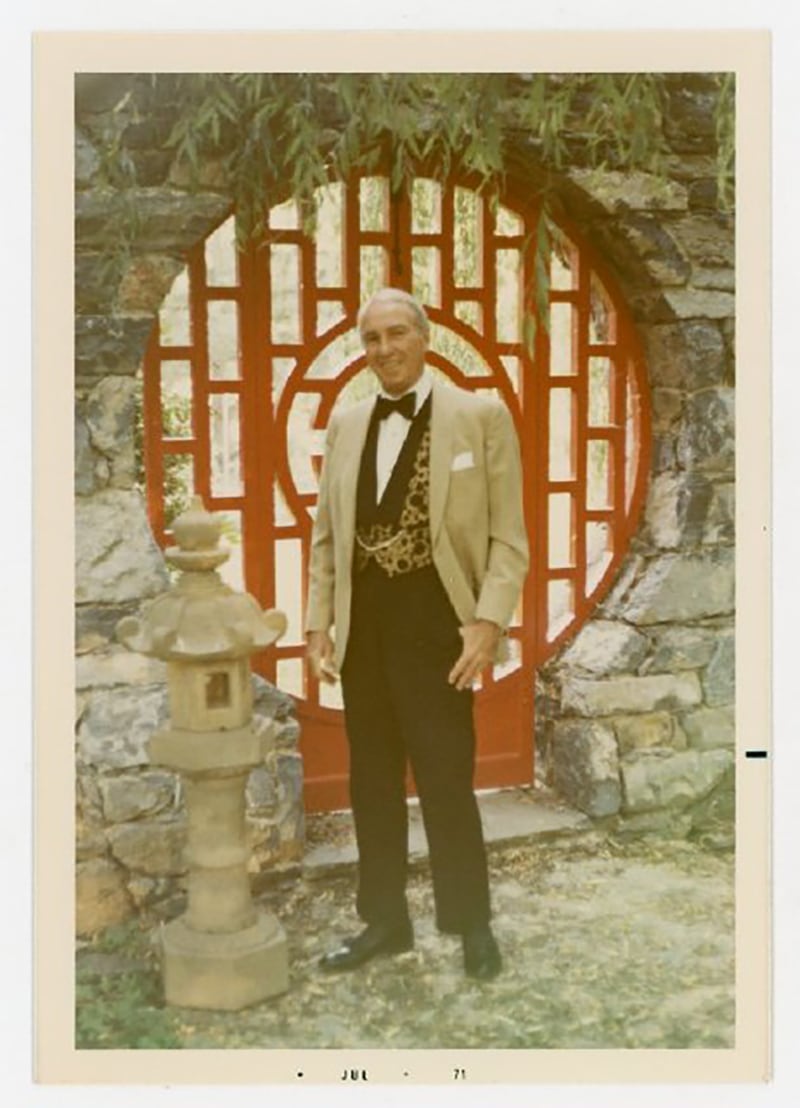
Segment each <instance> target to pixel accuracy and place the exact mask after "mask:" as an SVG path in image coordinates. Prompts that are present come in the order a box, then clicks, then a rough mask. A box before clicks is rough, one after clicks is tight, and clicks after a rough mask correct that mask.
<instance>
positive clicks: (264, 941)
mask: <svg viewBox="0 0 800 1108" xmlns="http://www.w3.org/2000/svg"><path fill="white" fill-rule="evenodd" d="M161 952H162V957H163V975H164V997H165V1000H166V1002H167V1004H174V1005H177V1006H178V1007H182V1008H211V1009H214V1010H218V1011H219V1010H221V1011H229V1012H234V1011H237V1010H238V1009H240V1008H245V1007H247V1005H249V1004H258V1003H259V1001H261V1000H265V999H266V998H267V997H269V996H274V995H276V994H277V993H282V992H285V991H286V990H287V989H288V988H289V967H288V956H287V951H286V936H285V934H284V932H283V928H282V927H281V926H280V924H279V923H278V921H277V919H276V918H275V917H274V916H273V915H271V914H267V913H265V912H258V913H257V914H256V920H255V922H254V923H253V924H252V925H251V926H250V927H246V928H244V929H243V930H242V931H234V932H230V933H228V934H224V933H219V934H214V933H212V932H207V931H196V930H195V929H194V928H192V927H189V925H188V923H187V922H186V919H185V917H183V916H181V917H180V918H179V919H176V920H172V922H171V923H168V924H166V926H165V927H163V928H162V931H161Z"/></svg>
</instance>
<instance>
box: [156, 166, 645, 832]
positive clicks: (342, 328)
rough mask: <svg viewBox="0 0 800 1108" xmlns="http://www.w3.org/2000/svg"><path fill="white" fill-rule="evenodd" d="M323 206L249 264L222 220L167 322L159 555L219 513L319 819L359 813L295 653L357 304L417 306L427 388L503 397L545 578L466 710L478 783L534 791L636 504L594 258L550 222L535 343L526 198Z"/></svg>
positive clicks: (627, 426)
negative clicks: (549, 679)
mask: <svg viewBox="0 0 800 1108" xmlns="http://www.w3.org/2000/svg"><path fill="white" fill-rule="evenodd" d="M317 195H318V211H317V223H316V228H315V229H314V230H313V231H311V232H306V231H304V230H303V229H302V227H301V226H300V222H299V218H298V213H297V209H296V206H295V205H294V204H293V203H292V202H291V201H290V202H287V203H286V204H282V205H280V206H278V207H276V208H274V209H272V211H271V213H270V220H269V223H270V229H269V232H268V234H267V235H266V236H265V239H264V240H263V241H262V242H260V243H257V244H253V245H251V246H250V247H248V248H247V250H246V251H244V252H243V253H240V254H237V253H236V251H235V249H234V245H233V217H231V220H229V221H228V223H227V224H224V225H223V226H222V227H221V228H219V229H218V230H217V231H216V232H215V233H214V235H212V236H210V238H209V240H207V241H206V243H204V244H201V245H200V246H198V247H197V248H196V249H195V250H194V251H193V253H192V256H191V259H190V261H189V265H188V269H187V274H186V276H185V279H184V280H183V283H182V284H181V283H180V281H179V282H178V283H176V287H175V289H173V293H171V294H170V297H169V298H168V300H167V302H166V303H165V305H164V307H163V308H162V312H161V315H160V319H159V324H158V326H157V327H156V329H155V333H154V335H153V339H152V342H151V344H150V348H149V351H148V354H147V358H146V363H145V370H144V378H145V389H144V400H145V436H144V438H145V466H146V479H147V489H148V504H149V511H150V518H151V521H152V524H153V528H154V532H155V534H156V536H157V538H158V539H159V541H161V542H162V543H164V542H167V541H168V539H169V522H170V514H171V513H174V511H175V510H176V509H177V507H179V506H180V503H181V502H182V498H183V497H184V496H187V495H188V494H189V493H190V492H191V491H197V492H199V493H200V494H201V495H202V496H203V497H204V499H205V502H206V505H207V507H208V508H209V509H210V510H212V511H221V512H224V513H225V516H226V521H227V530H228V535H229V537H230V539H231V541H232V544H233V548H234V551H235V554H236V558H235V559H234V561H233V563H232V565H231V567H229V569H228V573H229V574H230V579H231V583H232V584H234V585H237V586H239V587H245V588H246V589H247V590H248V591H249V592H251V593H252V594H253V595H254V596H255V597H256V598H257V599H258V600H259V602H260V603H261V604H262V605H263V606H264V607H272V606H277V607H280V608H282V609H283V610H284V611H286V612H287V615H288V617H289V630H288V632H287V635H286V637H285V639H284V640H283V641H282V642H281V643H279V644H278V648H277V650H272V651H270V652H268V653H267V654H265V655H264V656H262V657H256V659H255V660H254V663H255V668H256V669H257V670H258V671H259V672H261V673H262V674H263V675H264V676H265V677H267V678H268V679H269V680H271V681H273V682H275V683H276V684H277V685H278V686H279V687H280V688H282V689H284V690H285V691H287V692H289V693H291V694H292V695H293V696H294V697H295V699H296V702H297V711H298V716H299V719H300V722H301V725H302V739H301V749H302V752H303V757H304V773H305V792H306V802H307V806H308V808H309V809H310V810H328V809H333V808H342V807H347V806H348V796H347V745H346V739H345V736H344V731H343V724H342V712H341V704H340V701H339V699H338V696H339V691H338V688H336V689H334V690H332V691H331V690H330V689H329V687H328V686H322V687H320V686H319V685H318V683H317V682H316V681H314V679H313V676H312V675H311V673H310V672H309V670H308V668H307V666H306V664H305V660H304V655H303V635H302V627H303V615H304V583H305V580H306V575H307V560H308V550H309V541H310V535H311V528H312V524H313V517H314V512H315V509H316V496H317V483H318V477H319V471H320V465H321V460H322V449H323V442H324V434H325V429H326V427H327V424H328V421H329V419H330V415H331V412H332V411H333V409H334V407H335V406H336V405H339V404H348V403H352V402H354V401H355V400H357V399H359V398H360V397H361V396H363V395H366V394H367V393H369V392H370V391H373V389H374V387H375V386H374V381H373V380H372V375H371V373H370V372H369V371H368V370H366V368H365V365H364V359H363V355H362V352H361V348H360V344H359V342H358V339H357V336H356V334H355V331H354V327H355V321H356V315H357V312H358V308H359V305H360V304H361V302H362V301H363V300H364V299H365V298H366V296H367V295H369V293H371V292H372V291H374V290H375V289H377V288H380V287H382V286H384V285H392V286H395V287H402V288H406V289H409V290H410V291H412V292H414V293H415V294H416V295H417V296H418V297H419V299H420V300H421V301H422V302H423V303H424V304H425V307H426V310H427V312H428V315H429V317H430V320H431V330H432V337H431V349H430V353H429V359H428V361H429V364H430V365H431V366H432V367H433V369H434V371H435V372H438V373H441V374H442V375H444V377H446V378H448V379H450V380H451V381H453V382H455V383H457V384H458V385H461V386H462V387H464V388H468V389H472V390H476V391H482V390H487V391H489V392H491V393H493V394H495V395H497V396H500V397H501V398H502V399H503V400H504V401H505V402H506V404H507V405H508V407H509V409H510V410H511V413H512V415H513V417H514V421H515V423H516V427H517V430H518V433H519V436H520V443H521V449H522V457H523V467H524V475H525V487H524V498H525V510H526V519H527V523H528V527H529V532H530V536H531V550H532V555H533V565H532V569H531V572H530V574H529V576H528V579H527V581H526V584H525V588H524V591H523V595H522V598H521V600H520V604H519V607H518V611H517V613H516V617H515V620H514V622H513V625H512V628H511V631H510V635H511V645H512V654H511V658H510V660H509V662H508V663H507V664H506V665H504V666H503V667H495V668H494V670H493V671H492V672H490V673H489V674H487V675H486V677H485V678H484V680H483V683H482V687H481V689H480V691H479V693H478V695H477V698H476V718H477V724H478V758H477V771H476V785H477V787H479V788H487V787H496V786H502V785H512V784H522V783H528V782H530V781H532V779H533V730H534V719H533V677H534V671H535V668H536V666H537V665H540V664H541V663H542V661H543V660H544V659H546V658H547V657H548V656H549V655H550V654H551V653H552V652H553V651H554V650H555V649H557V648H558V647H559V646H560V645H561V644H562V643H563V642H564V640H565V638H566V637H567V636H568V635H570V634H572V633H574V631H575V630H576V629H577V627H578V626H579V625H580V623H582V622H583V621H584V620H585V619H586V618H587V616H588V615H589V614H590V612H591V610H592V608H593V607H594V605H595V604H596V603H597V602H598V600H599V599H600V597H601V595H602V594H603V592H604V591H605V590H606V588H607V587H608V585H609V584H610V582H611V580H612V578H613V575H614V572H615V570H616V568H617V566H618V565H619V561H620V559H621V557H622V554H623V553H624V550H625V547H626V545H627V542H628V540H629V538H630V535H631V534H632V531H633V527H634V525H635V521H636V517H637V515H638V511H639V507H640V504H641V501H642V497H643V492H644V482H645V476H646V473H647V469H648V464H647V463H648V453H649V424H648V416H647V403H646V387H645V378H644V367H643V364H642V361H641V357H640V355H639V351H638V347H637V343H636V339H635V335H634V332H633V328H632V325H631V323H630V321H629V318H628V315H627V312H626V310H625V307H624V304H623V303H622V300H621V298H620V296H619V294H618V293H617V292H616V290H615V289H614V286H613V282H612V281H611V280H610V279H609V278H608V276H607V275H606V274H604V272H603V269H602V264H601V262H600V261H599V259H597V258H595V257H594V256H593V255H592V253H591V251H590V250H589V249H588V248H587V247H586V246H585V245H584V244H581V243H580V242H579V241H578V239H577V236H576V235H575V234H574V233H571V232H570V231H569V229H565V228H560V227H555V226H552V227H551V231H552V249H551V252H550V275H549V286H550V288H549V296H548V299H549V317H548V319H547V320H545V321H541V322H540V325H539V326H538V327H537V328H536V333H535V339H534V342H533V343H532V344H531V343H529V342H525V341H524V339H525V334H524V328H525V308H526V307H528V308H532V307H533V305H534V304H535V303H536V298H535V272H534V265H533V262H532V260H531V252H530V250H527V249H526V245H527V244H528V243H529V242H530V241H531V239H532V237H533V236H534V235H535V234H536V232H537V227H538V218H539V213H538V211H537V210H536V208H535V206H533V205H531V204H530V203H527V205H526V202H525V199H524V197H517V196H515V195H513V194H509V195H507V196H506V197H505V198H504V203H503V204H501V205H499V206H492V205H491V204H490V202H489V200H488V199H486V198H484V197H482V196H480V195H479V194H478V192H477V191H476V190H475V189H473V188H472V187H470V183H469V182H458V181H454V182H452V183H451V184H450V185H449V186H447V187H441V186H439V185H437V184H436V183H434V182H433V181H431V180H428V179H425V178H417V179H416V180H415V181H414V182H413V186H412V187H411V188H410V189H409V191H408V192H407V193H404V194H403V195H402V196H400V197H395V198H392V197H390V195H389V190H388V182H387V181H386V179H385V178H382V177H361V178H354V179H353V180H352V181H351V182H349V183H348V184H347V185H344V184H332V185H330V186H328V187H326V188H324V189H320V190H318V194H317ZM531 345H532V349H529V347H531Z"/></svg>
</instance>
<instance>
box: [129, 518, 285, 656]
mask: <svg viewBox="0 0 800 1108" xmlns="http://www.w3.org/2000/svg"><path fill="white" fill-rule="evenodd" d="M173 533H174V535H175V538H176V539H177V542H178V545H177V546H174V547H170V548H169V549H168V550H167V551H166V554H165V556H166V559H167V561H168V562H169V563H170V564H172V565H174V566H175V567H176V568H178V569H180V570H182V573H181V576H180V578H179V580H178V581H177V583H176V584H175V585H174V586H173V587H172V588H171V589H170V590H169V591H168V592H165V593H162V594H161V595H160V596H157V597H155V599H154V600H151V601H150V602H149V603H148V604H147V605H146V606H145V607H144V608H143V610H142V613H141V615H140V616H139V617H138V618H136V617H129V618H127V619H123V620H120V622H119V623H118V624H117V638H118V639H119V640H120V641H121V642H123V643H124V644H125V645H126V646H128V647H129V648H130V649H131V650H136V651H138V652H139V653H141V654H147V655H149V656H151V657H156V658H161V659H163V660H165V661H200V660H202V659H204V658H207V659H213V658H235V657H246V656H247V655H249V654H252V653H254V652H255V651H257V650H263V649H264V647H267V646H271V645H272V644H273V643H274V642H276V641H277V640H278V639H279V638H280V637H281V635H283V633H284V632H285V630H286V616H285V615H284V614H283V612H280V611H277V610H276V609H271V610H270V611H266V612H264V611H262V610H261V608H260V607H259V605H258V603H257V602H256V600H255V599H254V598H253V597H252V596H250V595H249V593H242V592H236V591H235V590H234V589H231V588H230V587H229V586H228V585H226V584H224V583H223V581H222V580H221V579H220V577H219V574H218V573H217V572H216V567H217V566H219V565H222V563H223V562H225V560H226V559H227V558H228V556H229V552H228V551H227V550H226V549H225V548H223V547H220V546H219V537H220V534H221V525H220V523H219V520H217V519H215V518H214V517H213V516H212V515H211V514H210V513H209V512H207V511H206V510H205V508H204V506H203V502H202V500H201V498H200V497H199V496H196V497H195V498H194V499H193V501H192V504H191V506H190V507H189V508H188V509H187V511H186V512H184V513H183V514H182V515H180V516H179V517H178V518H177V519H176V520H175V523H174V524H173Z"/></svg>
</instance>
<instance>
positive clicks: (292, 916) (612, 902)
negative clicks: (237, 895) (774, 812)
mask: <svg viewBox="0 0 800 1108" xmlns="http://www.w3.org/2000/svg"><path fill="white" fill-rule="evenodd" d="M490 865H491V873H492V892H493V903H494V910H495V930H496V934H497V937H498V940H499V942H500V945H501V948H502V951H503V955H504V959H505V971H504V973H503V974H502V975H501V976H500V977H499V978H497V979H496V980H495V981H493V982H489V983H485V984H484V983H476V982H472V981H470V980H468V979H467V978H465V977H464V974H463V972H462V968H461V948H460V943H459V941H458V939H457V938H455V937H452V936H443V935H439V934H438V933H437V932H436V930H435V928H434V925H433V918H432V917H433V911H432V900H431V893H430V884H429V880H428V876H427V873H426V872H425V871H424V870H420V871H417V872H415V873H414V874H413V875H412V879H411V884H410V895H409V899H410V904H411V909H412V915H413V917H414V921H415V927H416V939H417V941H416V947H415V949H414V950H413V951H409V952H408V953H405V954H401V955H398V956H394V957H391V958H381V959H376V960H375V961H373V962H372V963H369V964H368V965H366V966H364V967H362V968H361V969H359V970H357V971H355V972H354V973H350V974H345V975H337V976H330V977H329V976H326V975H324V974H322V973H320V972H319V971H318V969H317V965H316V963H317V960H318V958H319V956H320V954H322V953H323V952H324V950H325V949H326V948H327V947H329V946H330V945H332V944H334V943H335V942H336V941H338V939H340V938H341V937H343V936H345V935H348V934H352V933H353V932H354V931H356V930H358V929H359V924H358V921H357V920H356V918H355V915H354V910H353V880H354V879H353V877H352V875H349V874H348V875H345V876H338V877H329V878H326V879H324V880H313V881H303V882H299V883H295V884H294V885H293V886H291V887H289V888H286V889H283V890H281V889H274V890H273V891H272V892H271V893H270V894H268V895H267V896H266V897H265V898H264V901H265V903H268V904H269V906H270V907H271V908H272V910H274V911H275V912H276V913H277V915H278V916H279V918H280V919H281V921H282V923H283V925H284V927H285V928H286V931H287V934H288V937H289V943H290V964H291V990H290V992H288V993H287V994H285V995H284V996H282V997H278V998H274V999H273V1000H271V1001H268V1002H266V1003H264V1004H261V1005H258V1006H257V1007H255V1008H252V1009H248V1010H245V1011H243V1012H238V1013H236V1014H235V1015H230V1014H222V1013H208V1012H196V1011H187V1010H177V1011H176V1013H175V1015H176V1021H175V1031H176V1034H177V1036H178V1039H179V1041H180V1044H181V1045H182V1046H184V1047H187V1048H214V1047H217V1048H224V1047H233V1048H236V1047H242V1048H326V1047H327V1048H337V1047H338V1048H344V1047H361V1048H387V1047H389V1048H407V1049H414V1048H427V1049H442V1048H450V1047H462V1048H470V1049H476V1048H487V1047H492V1048H503V1047H522V1048H527V1049H533V1048H545V1047H551V1048H566V1047H571V1048H581V1047H584V1048H625V1047H628V1048H631V1047H647V1048H654V1047H662V1048H663V1047H666V1048H691V1047H695V1048H697V1047H703V1048H713V1047H731V1046H733V1036H734V967H733V955H734V895H733V894H734V890H733V876H734V874H733V856H732V855H731V854H730V853H712V852H709V851H707V850H703V849H701V848H700V847H698V846H695V845H693V844H690V843H685V842H663V841H645V840H642V841H638V842H630V843H626V844H621V843H616V842H613V841H607V840H601V839H599V837H596V836H589V837H588V838H587V839H584V840H559V841H554V842H551V843H536V844H534V845H531V846H527V845H526V846H525V847H522V848H520V847H515V848H511V847H505V848H496V849H494V850H493V851H492V853H491V856H490Z"/></svg>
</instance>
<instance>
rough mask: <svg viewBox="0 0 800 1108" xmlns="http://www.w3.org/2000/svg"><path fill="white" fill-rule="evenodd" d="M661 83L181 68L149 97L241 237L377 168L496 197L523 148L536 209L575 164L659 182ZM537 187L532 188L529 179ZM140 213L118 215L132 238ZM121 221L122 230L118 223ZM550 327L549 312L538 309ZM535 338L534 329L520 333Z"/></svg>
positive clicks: (659, 79)
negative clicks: (282, 207) (219, 187)
mask: <svg viewBox="0 0 800 1108" xmlns="http://www.w3.org/2000/svg"><path fill="white" fill-rule="evenodd" d="M667 80H668V77H667V75H665V74H658V73H587V74H581V73H566V74H564V73H562V74H541V73H537V74H527V75H525V74H514V73H499V74H498V73H468V74H463V73H395V74H380V73H233V74H230V73H206V74H197V73H179V74H174V73H173V74H153V75H151V77H150V81H151V85H152V90H153V92H154V94H155V96H156V97H157V98H158V97H159V96H163V98H164V100H165V102H171V103H172V104H173V106H174V107H175V109H176V115H175V122H174V125H173V127H172V130H171V133H170V134H169V136H168V138H167V140H166V145H167V146H168V147H169V148H171V149H173V150H174V151H175V155H176V164H177V165H178V166H183V167H184V168H188V170H189V173H190V177H191V179H192V181H193V182H194V183H195V184H196V185H199V183H200V181H201V179H202V174H203V170H204V167H206V166H207V164H208V163H209V162H211V163H219V164H220V168H221V171H222V175H223V177H224V178H225V179H226V180H227V181H229V182H230V183H231V188H232V192H233V198H234V202H235V206H236V211H237V236H238V237H239V240H240V243H243V242H244V241H247V240H248V239H250V238H251V237H255V238H259V237H261V236H263V235H264V234H265V233H266V231H267V213H268V211H269V209H270V208H271V207H272V206H274V205H275V204H278V203H281V202H282V201H284V200H286V199H287V198H288V197H293V198H294V199H295V200H296V201H297V203H298V206H299V210H300V212H301V216H302V221H303V227H304V229H305V230H306V231H311V230H313V227H314V220H315V215H316V204H315V190H316V189H318V188H319V187H320V186H322V185H325V184H326V183H328V182H329V181H331V180H347V179H348V178H349V177H350V176H351V174H352V173H353V172H354V171H361V172H363V173H368V174H369V173H373V172H375V171H377V170H378V168H379V167H380V169H381V172H385V173H386V174H387V175H388V177H389V180H390V184H391V188H392V190H393V191H394V192H395V193H399V192H400V191H402V190H403V189H405V188H407V187H408V186H409V185H410V183H411V181H412V179H413V177H414V176H415V175H422V176H426V177H432V178H434V179H435V180H438V181H442V182H443V181H444V180H446V179H447V178H448V176H449V175H450V174H452V173H458V174H459V175H461V176H462V177H463V178H465V179H468V180H471V181H472V182H473V184H474V187H476V188H477V189H478V191H480V192H482V193H484V192H485V193H486V194H487V195H489V196H490V198H492V199H493V200H496V199H497V198H498V197H499V195H500V194H501V193H502V189H503V183H504V180H505V177H506V175H507V173H508V171H509V168H510V165H511V163H512V161H514V160H515V159H516V161H517V162H519V155H520V150H522V151H523V153H524V152H525V151H527V154H528V155H529V156H530V157H531V158H532V159H533V161H534V162H535V163H536V164H537V165H538V166H539V167H540V169H541V172H540V174H539V175H538V176H537V179H536V182H535V184H534V187H535V188H537V189H538V190H540V193H541V199H542V206H543V210H544V212H545V214H547V213H548V212H552V210H554V207H555V205H556V204H557V197H556V193H555V187H556V184H557V179H556V176H555V175H557V174H558V171H559V170H561V169H563V167H564V166H565V165H566V164H567V162H568V161H569V160H571V159H573V158H574V156H575V154H576V152H577V153H578V156H579V158H580V159H581V161H582V163H583V164H588V165H589V166H591V167H595V168H598V169H602V168H613V169H617V170H633V169H638V170H643V171H646V172H649V173H652V174H655V175H662V176H663V165H664V159H665V155H666V154H667V152H668V146H667V144H666V141H665V137H664V127H663V120H664V112H665V105H666V90H667V83H666V82H667ZM714 81H715V83H716V88H717V108H716V139H717V151H718V197H719V202H720V205H721V206H725V205H729V204H730V203H731V202H732V198H733V169H734V142H735V123H734V108H735V103H734V99H735V97H734V92H735V89H734V77H733V75H732V74H729V73H722V74H718V75H716V76H715V78H714ZM120 134H121V135H122V136H123V137H124V128H123V129H122V130H121V131H119V133H116V137H114V138H112V139H111V141H110V143H109V145H108V149H107V150H106V152H105V155H104V156H105V163H104V164H106V169H105V176H106V178H107V180H108V182H109V183H110V184H112V185H114V186H115V187H118V188H121V189H122V190H123V191H124V190H125V188H126V186H127V185H130V183H131V182H132V180H133V179H134V178H135V167H134V164H133V161H132V160H131V158H130V156H129V154H128V153H127V152H126V151H125V149H124V143H123V142H122V140H121V139H120V137H119V135H120ZM532 183H533V182H532ZM131 220H135V214H133V213H129V212H124V213H122V215H121V217H120V220H119V223H120V228H121V229H120V234H121V235H122V236H123V239H124V240H125V242H129V241H130V237H131V234H133V233H134V232H133V231H132V230H131V227H132V226H133V224H132V223H131ZM126 227H127V230H125V229H124V228H126ZM547 247H548V235H547V226H546V223H545V222H544V221H540V226H539V229H538V231H537V234H536V235H535V237H533V238H532V240H531V241H530V243H529V249H531V250H533V251H534V252H535V266H534V267H533V268H534V269H536V271H537V285H536V296H537V300H538V303H539V306H540V308H541V306H542V305H543V304H544V303H545V302H546V296H547V290H548V280H549V271H548V266H547V256H546V253H545V251H546V250H547ZM540 318H543V319H546V313H541V312H540ZM528 330H529V335H528V341H532V327H531V328H528Z"/></svg>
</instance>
